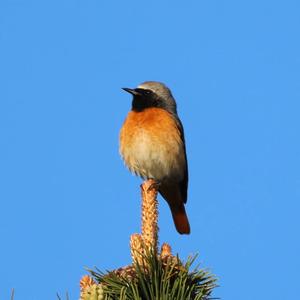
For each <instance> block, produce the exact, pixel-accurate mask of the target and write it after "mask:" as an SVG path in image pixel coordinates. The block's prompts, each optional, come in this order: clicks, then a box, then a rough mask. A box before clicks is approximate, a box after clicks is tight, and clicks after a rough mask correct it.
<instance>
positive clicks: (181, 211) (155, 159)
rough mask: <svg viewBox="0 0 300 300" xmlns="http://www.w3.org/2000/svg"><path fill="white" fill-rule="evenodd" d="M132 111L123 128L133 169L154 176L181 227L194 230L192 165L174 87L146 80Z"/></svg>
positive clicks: (125, 149) (184, 231)
mask: <svg viewBox="0 0 300 300" xmlns="http://www.w3.org/2000/svg"><path fill="white" fill-rule="evenodd" d="M123 90H125V91H126V92H128V93H130V94H132V95H133V100H132V106H131V111H130V112H129V113H128V115H127V118H126V120H125V122H124V124H123V127H122V128H121V131H120V153H121V156H122V157H123V159H124V161H125V164H126V165H127V167H128V168H129V170H130V171H131V172H133V173H135V174H137V175H139V176H140V177H142V178H143V179H154V180H155V181H156V182H157V183H158V184H159V185H158V186H159V193H160V194H161V195H162V196H163V198H164V199H165V200H166V201H167V203H168V204H169V207H170V209H171V212H172V216H173V220H174V223H175V227H176V229H177V231H178V232H179V233H181V234H189V233H190V225H189V221H188V218H187V215H186V212H185V208H184V204H185V203H186V201H187V187H188V165H187V158H186V149H185V140H184V132H183V127H182V123H181V121H180V119H179V117H178V115H177V107H176V102H175V99H174V98H173V96H172V93H171V91H170V90H169V89H168V88H167V87H166V86H165V85H164V84H163V83H160V82H156V81H146V82H144V83H142V84H140V85H139V86H138V87H137V88H135V89H130V88H123Z"/></svg>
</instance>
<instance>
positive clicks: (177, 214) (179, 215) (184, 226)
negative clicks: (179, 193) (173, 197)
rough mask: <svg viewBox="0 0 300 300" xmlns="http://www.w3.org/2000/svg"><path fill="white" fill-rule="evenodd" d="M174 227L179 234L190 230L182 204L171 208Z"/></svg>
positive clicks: (187, 232)
mask: <svg viewBox="0 0 300 300" xmlns="http://www.w3.org/2000/svg"><path fill="white" fill-rule="evenodd" d="M171 211H172V216H173V220H174V224H175V227H176V229H177V231H178V232H179V233H180V234H189V233H190V232H191V229H190V224H189V220H188V217H187V215H186V212H185V208H184V205H183V204H182V205H181V206H180V207H179V209H178V208H176V209H173V208H171Z"/></svg>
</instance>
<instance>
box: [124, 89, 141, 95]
mask: <svg viewBox="0 0 300 300" xmlns="http://www.w3.org/2000/svg"><path fill="white" fill-rule="evenodd" d="M122 90H124V91H125V92H127V93H129V94H131V95H137V94H138V92H137V91H136V90H135V89H129V88H122Z"/></svg>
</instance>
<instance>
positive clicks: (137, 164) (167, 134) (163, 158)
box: [120, 108, 186, 180]
mask: <svg viewBox="0 0 300 300" xmlns="http://www.w3.org/2000/svg"><path fill="white" fill-rule="evenodd" d="M184 151H185V150H184V145H183V141H182V137H181V132H180V130H179V128H178V123H177V122H176V119H175V118H174V117H172V115H171V114H170V113H168V112H167V111H165V110H163V109H159V108H148V109H145V110H144V111H142V112H135V111H131V112H129V114H128V116H127V118H126V120H125V122H124V125H123V127H122V129H121V132H120V153H121V155H122V157H123V159H124V161H125V163H126V165H127V166H128V167H129V169H130V170H131V171H132V172H135V173H137V174H139V175H140V176H142V177H143V178H154V179H157V180H162V179H165V178H170V177H176V179H180V178H182V177H183V174H184V171H185V168H186V161H185V154H184Z"/></svg>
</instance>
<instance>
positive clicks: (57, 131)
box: [0, 0, 300, 300]
mask: <svg viewBox="0 0 300 300" xmlns="http://www.w3.org/2000/svg"><path fill="white" fill-rule="evenodd" d="M299 13H300V4H299V2H298V1H289V0H288V1H257V0H254V1H230V0H229V1H199V0H197V1H196V0H195V1H186V2H184V3H183V1H151V2H141V1H118V2H115V1H67V0H61V1H57V0H52V1H30V0H27V1H21V0H18V1H15V0H12V1H8V0H2V1H1V2H0V82H1V88H0V203H1V210H0V238H1V251H0V266H1V269H0V298H1V299H9V295H10V290H11V288H15V296H16V297H15V299H16V300H17V299H21V300H35V299H36V300H39V299H44V300H47V299H49V300H50V299H55V297H56V296H55V295H56V292H58V293H60V294H61V295H64V294H65V292H66V291H68V292H69V294H70V298H71V299H77V298H78V293H79V288H78V282H79V279H80V277H81V276H82V275H83V274H85V270H84V267H90V268H92V267H94V266H97V267H98V268H100V269H102V270H106V269H114V268H117V267H120V266H123V265H126V264H128V263H130V253H129V236H130V234H132V233H134V232H139V230H140V228H139V226H140V198H139V196H140V191H139V184H140V183H141V180H140V179H139V178H136V177H134V176H132V175H131V174H130V173H129V172H128V171H127V169H126V168H125V167H124V164H123V162H122V161H121V159H120V157H119V154H118V134H119V129H120V127H121V125H122V122H123V120H124V118H125V116H126V114H127V112H128V111H129V109H130V105H131V99H130V96H129V95H128V94H126V93H124V92H123V91H122V90H121V87H134V86H136V85H138V84H139V83H140V82H143V81H145V80H158V81H163V82H165V83H166V84H167V85H168V86H169V87H170V88H171V90H172V91H173V94H174V96H175V98H176V99H177V103H178V110H179V115H180V117H181V119H182V122H183V124H184V127H185V132H186V143H187V155H188V161H189V169H190V185H189V199H188V204H187V211H188V215H189V218H190V223H191V227H192V234H191V235H190V236H180V235H178V234H177V232H176V231H175V229H174V226H173V224H172V220H171V216H170V213H169V210H168V208H167V206H166V203H165V202H164V201H163V200H162V199H160V200H159V201H160V220H159V221H160V223H159V226H160V241H161V242H164V241H166V242H169V243H170V244H171V245H172V247H173V251H174V252H175V253H179V255H180V256H181V257H182V258H185V257H187V256H188V255H189V254H192V253H199V258H198V262H200V263H201V264H202V265H203V266H205V267H208V268H210V269H211V270H212V271H213V272H214V273H215V274H216V275H217V276H218V277H219V284H220V287H219V288H218V289H216V290H215V293H214V296H216V297H221V298H222V299H230V300H240V299H243V300H250V299H251V300H253V299H273V300H275V299H278V300H279V299H295V298H296V295H299V293H300V288H299V268H300V259H299V252H300V241H299V226H300V220H299V209H300V202H299V199H300V171H299V170H300V139H299V130H300V122H299V113H300V40H299V36H300V18H299Z"/></svg>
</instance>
